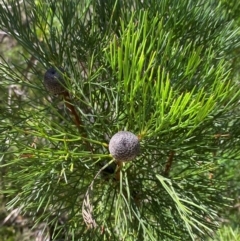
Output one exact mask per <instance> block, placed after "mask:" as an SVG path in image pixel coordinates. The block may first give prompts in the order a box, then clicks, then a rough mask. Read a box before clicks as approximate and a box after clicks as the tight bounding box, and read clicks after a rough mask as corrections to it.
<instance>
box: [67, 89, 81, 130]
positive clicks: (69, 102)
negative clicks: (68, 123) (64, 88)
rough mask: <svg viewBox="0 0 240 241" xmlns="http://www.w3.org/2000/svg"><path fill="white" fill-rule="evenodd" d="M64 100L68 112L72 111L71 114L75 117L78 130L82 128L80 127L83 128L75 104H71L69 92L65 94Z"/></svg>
mask: <svg viewBox="0 0 240 241" xmlns="http://www.w3.org/2000/svg"><path fill="white" fill-rule="evenodd" d="M63 98H64V101H65V104H66V106H67V108H68V110H69V111H70V113H71V114H72V116H73V118H74V122H75V124H76V126H77V128H80V126H81V121H80V118H79V116H78V114H77V112H76V110H75V108H74V106H73V104H72V103H71V100H70V95H69V93H68V92H65V93H64V94H63Z"/></svg>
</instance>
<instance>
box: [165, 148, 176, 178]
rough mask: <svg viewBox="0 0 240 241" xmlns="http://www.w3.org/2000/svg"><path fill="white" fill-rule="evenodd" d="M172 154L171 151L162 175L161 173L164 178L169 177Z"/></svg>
mask: <svg viewBox="0 0 240 241" xmlns="http://www.w3.org/2000/svg"><path fill="white" fill-rule="evenodd" d="M174 154H175V152H174V151H171V152H170V154H169V157H168V161H167V163H166V166H165V170H164V173H163V175H164V176H166V177H167V176H169V172H170V169H171V167H172V163H173V157H174Z"/></svg>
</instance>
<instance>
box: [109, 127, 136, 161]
mask: <svg viewBox="0 0 240 241" xmlns="http://www.w3.org/2000/svg"><path fill="white" fill-rule="evenodd" d="M139 151H140V144H139V140H138V137H137V136H136V135H134V134H133V133H131V132H129V131H119V132H118V133H116V134H115V135H113V137H112V138H111V140H110V142H109V152H110V154H111V155H112V156H113V157H114V159H115V160H116V161H121V162H125V161H131V160H133V159H134V158H135V157H136V156H137V155H138V154H139Z"/></svg>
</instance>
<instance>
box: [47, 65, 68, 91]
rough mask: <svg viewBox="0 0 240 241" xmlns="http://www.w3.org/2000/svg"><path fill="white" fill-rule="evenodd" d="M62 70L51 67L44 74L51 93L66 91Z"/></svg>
mask: <svg viewBox="0 0 240 241" xmlns="http://www.w3.org/2000/svg"><path fill="white" fill-rule="evenodd" d="M64 84H65V83H64V80H63V78H62V72H59V71H58V70H56V69H55V68H50V69H48V70H47V71H46V73H45V74H44V85H45V87H46V89H47V90H48V91H49V92H50V93H51V94H54V95H56V94H61V93H63V92H65V91H66V89H65V87H64Z"/></svg>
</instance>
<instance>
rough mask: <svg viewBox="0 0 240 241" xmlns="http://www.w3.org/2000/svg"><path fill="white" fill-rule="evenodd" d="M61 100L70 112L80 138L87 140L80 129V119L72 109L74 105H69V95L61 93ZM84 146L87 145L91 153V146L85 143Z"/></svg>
mask: <svg viewBox="0 0 240 241" xmlns="http://www.w3.org/2000/svg"><path fill="white" fill-rule="evenodd" d="M63 98H64V102H65V104H66V106H67V108H68V110H69V111H70V113H71V114H72V116H73V119H74V122H75V124H76V126H77V128H78V130H79V132H80V133H81V135H82V137H84V138H87V135H86V133H85V131H84V129H83V128H82V126H81V120H80V118H79V116H78V114H77V112H76V110H75V108H74V105H73V104H72V103H71V99H70V95H69V93H68V92H64V93H63ZM84 142H85V141H84ZM85 144H86V145H87V148H88V150H89V151H91V152H92V147H91V145H90V144H89V143H87V142H85Z"/></svg>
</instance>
